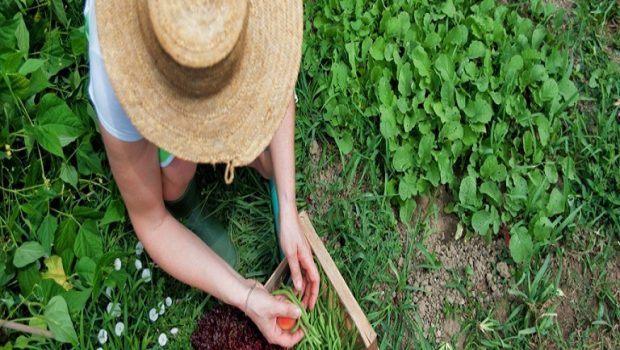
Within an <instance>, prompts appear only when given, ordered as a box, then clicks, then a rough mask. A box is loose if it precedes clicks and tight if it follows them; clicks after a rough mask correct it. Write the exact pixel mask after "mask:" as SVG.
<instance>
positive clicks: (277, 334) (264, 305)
mask: <svg viewBox="0 0 620 350" xmlns="http://www.w3.org/2000/svg"><path fill="white" fill-rule="evenodd" d="M244 311H245V313H246V315H248V317H249V318H250V319H251V320H252V321H253V322H254V324H256V326H257V327H258V329H259V330H260V331H261V333H263V336H264V337H265V339H267V341H268V342H269V343H271V344H277V345H280V346H283V347H285V348H290V347H293V346H294V345H295V344H297V343H299V341H300V340H301V339H302V338H303V337H304V334H303V332H302V330H301V329H298V330H297V331H296V332H295V333H292V334H291V333H290V331H284V330H282V329H281V328H280V327H279V326H278V324H277V323H276V318H277V317H289V318H294V319H298V318H299V317H300V316H301V310H300V309H299V307H297V306H296V305H294V304H293V303H291V302H289V301H286V300H283V299H282V298H278V297H275V296H273V295H271V294H269V292H268V291H267V290H266V289H265V287H263V285H261V284H260V283H258V284H257V285H256V287H255V288H254V290H253V291H252V293H251V294H250V296H249V298H248V301H247V308H246V310H244Z"/></svg>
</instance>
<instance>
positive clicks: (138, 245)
mask: <svg viewBox="0 0 620 350" xmlns="http://www.w3.org/2000/svg"><path fill="white" fill-rule="evenodd" d="M143 251H144V245H142V242H140V241H138V243H136V255H137V256H140V255H141V254H142V252H143Z"/></svg>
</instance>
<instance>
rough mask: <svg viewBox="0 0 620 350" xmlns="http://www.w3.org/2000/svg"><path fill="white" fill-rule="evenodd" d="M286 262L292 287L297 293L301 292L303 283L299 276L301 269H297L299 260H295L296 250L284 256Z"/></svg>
mask: <svg viewBox="0 0 620 350" xmlns="http://www.w3.org/2000/svg"><path fill="white" fill-rule="evenodd" d="M286 260H287V261H288V267H289V269H290V270H291V277H292V278H293V286H294V287H295V290H296V291H298V292H301V291H303V287H304V283H303V278H302V276H301V269H300V268H299V260H298V258H297V249H296V250H295V251H294V252H293V253H291V254H289V255H287V256H286Z"/></svg>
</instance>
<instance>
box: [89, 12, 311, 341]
mask: <svg viewBox="0 0 620 350" xmlns="http://www.w3.org/2000/svg"><path fill="white" fill-rule="evenodd" d="M85 15H86V17H87V28H88V36H89V55H90V74H91V75H90V79H91V80H90V84H89V94H90V96H91V100H92V102H93V105H94V107H95V110H96V112H97V117H98V121H99V125H100V126H101V128H100V129H101V135H102V138H103V141H104V144H105V149H106V153H107V157H108V161H109V164H110V167H111V169H112V174H113V175H114V179H115V181H116V183H117V185H118V188H119V190H120V193H121V196H122V198H123V201H124V202H125V206H126V207H127V211H128V213H129V217H130V219H131V223H132V225H133V227H134V230H135V232H136V235H137V236H138V238H139V239H140V241H141V242H142V243H143V244H144V247H145V249H146V251H147V252H148V253H149V255H150V256H151V258H152V259H153V260H154V261H155V262H156V263H157V264H158V265H159V266H160V267H161V268H162V269H164V270H165V271H166V272H167V273H169V274H170V275H172V276H173V277H175V278H176V279H178V280H180V281H182V282H184V283H186V284H188V285H190V286H193V287H196V288H200V289H202V290H203V291H205V292H207V293H209V294H211V295H213V296H215V297H216V298H218V299H220V300H221V301H223V302H224V303H227V304H231V305H234V306H236V307H238V308H239V309H241V310H242V311H243V312H245V313H246V314H247V315H248V317H249V318H250V319H251V320H252V321H253V322H254V323H255V324H256V325H257V327H258V329H259V330H260V331H261V332H262V333H263V335H264V336H265V337H266V339H267V340H268V341H269V342H271V343H274V344H278V345H281V346H285V347H290V346H293V345H294V344H296V343H297V342H299V341H300V340H301V338H302V337H303V334H302V332H301V331H297V332H296V333H293V334H291V333H289V332H288V331H283V330H282V329H280V328H279V327H278V326H277V324H276V318H277V317H290V318H298V317H299V315H300V310H299V308H297V307H296V306H294V305H293V304H291V303H288V302H285V301H282V300H280V299H277V298H275V297H273V296H272V295H271V294H269V293H268V292H267V291H266V290H265V288H264V287H263V286H262V285H261V284H260V283H258V282H256V281H254V280H251V279H246V278H244V277H242V276H241V275H240V274H239V273H237V271H236V270H235V269H234V267H235V265H236V263H237V260H238V257H237V255H236V251H235V248H234V246H233V244H232V242H231V240H230V237H229V234H228V233H227V232H226V231H225V230H224V229H223V228H222V226H221V225H220V224H219V223H217V222H216V221H214V220H213V219H211V218H209V215H208V213H206V212H203V211H202V210H201V209H200V208H198V206H197V201H198V200H197V193H198V191H197V190H196V188H195V183H194V181H193V178H194V174H195V172H196V164H197V163H210V164H216V163H223V164H226V171H225V181H226V183H231V182H232V181H233V179H234V172H235V168H236V167H239V166H245V165H248V166H250V167H252V168H254V169H256V170H258V171H259V173H260V174H261V175H262V176H263V177H265V178H266V179H270V183H271V190H272V197H273V198H272V199H273V200H274V211H275V219H276V230H277V232H279V234H278V235H279V244H280V247H281V249H282V252H283V253H284V255H285V257H286V259H287V261H288V264H289V267H290V270H291V277H292V280H293V284H294V286H295V289H296V290H297V291H298V292H301V293H303V305H304V306H305V307H309V308H310V309H312V308H313V307H314V304H315V302H316V299H317V296H318V290H319V283H320V282H319V274H318V271H317V268H316V266H315V265H314V262H313V259H312V252H311V250H310V247H309V245H308V243H307V242H306V240H305V237H304V235H303V233H302V231H301V227H300V223H299V221H298V213H297V207H296V202H295V155H294V132H295V102H294V98H293V96H294V93H293V90H294V86H295V82H296V78H297V74H298V70H299V65H300V58H301V43H302V26H303V5H302V1H301V0H287V1H267V0H227V1H223V0H202V1H201V0H182V1H181V0H178V1H165V0H149V1H147V0H133V1H126V0H96V1H95V0H87V2H86V7H85ZM182 222H183V223H185V225H184V224H182Z"/></svg>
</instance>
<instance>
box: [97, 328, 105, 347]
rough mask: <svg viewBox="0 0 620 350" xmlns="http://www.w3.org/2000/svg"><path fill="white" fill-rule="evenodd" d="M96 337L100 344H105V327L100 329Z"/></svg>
mask: <svg viewBox="0 0 620 350" xmlns="http://www.w3.org/2000/svg"><path fill="white" fill-rule="evenodd" d="M97 339H99V343H101V345H103V344H105V342H107V341H108V332H107V331H106V330H105V329H102V330H100V331H99V334H97Z"/></svg>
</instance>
